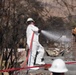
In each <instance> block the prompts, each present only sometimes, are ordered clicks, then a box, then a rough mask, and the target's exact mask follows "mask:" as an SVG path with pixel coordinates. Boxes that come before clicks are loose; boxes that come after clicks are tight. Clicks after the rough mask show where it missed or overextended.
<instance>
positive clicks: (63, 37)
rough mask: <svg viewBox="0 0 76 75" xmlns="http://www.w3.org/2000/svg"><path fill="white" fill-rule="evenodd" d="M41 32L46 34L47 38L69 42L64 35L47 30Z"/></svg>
mask: <svg viewBox="0 0 76 75" xmlns="http://www.w3.org/2000/svg"><path fill="white" fill-rule="evenodd" d="M41 33H42V34H43V35H44V36H46V37H47V38H48V39H50V40H53V41H57V42H69V41H70V39H69V38H67V37H66V35H58V34H54V33H52V32H49V31H45V30H42V31H41Z"/></svg>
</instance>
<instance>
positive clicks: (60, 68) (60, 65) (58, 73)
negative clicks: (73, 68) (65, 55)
mask: <svg viewBox="0 0 76 75" xmlns="http://www.w3.org/2000/svg"><path fill="white" fill-rule="evenodd" d="M49 71H50V72H51V74H50V75H64V74H65V73H66V72H67V71H68V69H67V67H66V65H65V62H64V61H63V60H62V59H59V58H58V59H55V60H54V61H53V63H52V66H51V67H50V68H49Z"/></svg>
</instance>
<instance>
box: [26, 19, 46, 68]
mask: <svg viewBox="0 0 76 75" xmlns="http://www.w3.org/2000/svg"><path fill="white" fill-rule="evenodd" d="M27 24H28V26H27V29H26V36H27V45H28V47H29V49H30V45H31V44H32V48H31V50H30V55H29V58H28V66H33V65H35V64H39V65H41V64H45V63H44V61H42V58H43V56H44V48H43V46H42V45H41V44H40V43H39V33H40V32H41V30H39V28H38V27H36V26H35V21H34V20H33V19H32V18H28V19H27ZM36 53H37V55H36ZM34 62H35V63H34ZM34 69H39V68H34Z"/></svg>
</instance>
